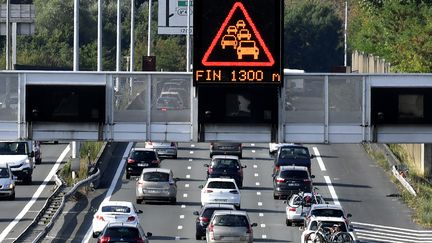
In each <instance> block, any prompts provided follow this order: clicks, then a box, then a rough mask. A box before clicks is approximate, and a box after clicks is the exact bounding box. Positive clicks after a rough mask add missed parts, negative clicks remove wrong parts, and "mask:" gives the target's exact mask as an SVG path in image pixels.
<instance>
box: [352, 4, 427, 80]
mask: <svg viewBox="0 0 432 243" xmlns="http://www.w3.org/2000/svg"><path fill="white" fill-rule="evenodd" d="M351 13H352V17H351V22H350V31H349V38H348V40H349V44H350V46H351V48H352V49H357V50H360V51H364V52H366V53H370V54H374V55H377V56H380V57H382V58H384V59H386V61H388V62H390V63H391V64H392V67H393V70H396V71H398V72H414V73H420V72H431V70H432V40H431V38H430V36H431V34H432V6H431V3H428V2H423V1H359V3H358V4H353V6H352V10H351Z"/></svg>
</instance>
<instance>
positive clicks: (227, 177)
mask: <svg viewBox="0 0 432 243" xmlns="http://www.w3.org/2000/svg"><path fill="white" fill-rule="evenodd" d="M220 178H222V179H230V178H231V177H229V176H221V177H220Z"/></svg>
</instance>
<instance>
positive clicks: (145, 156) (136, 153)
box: [126, 148, 161, 179]
mask: <svg viewBox="0 0 432 243" xmlns="http://www.w3.org/2000/svg"><path fill="white" fill-rule="evenodd" d="M160 163H161V161H160V159H159V156H158V155H157V152H156V151H154V150H153V149H148V148H132V149H131V151H130V153H129V156H128V158H127V164H126V179H130V177H131V176H140V175H141V172H142V170H143V169H144V168H158V167H160Z"/></svg>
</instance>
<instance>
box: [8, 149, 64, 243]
mask: <svg viewBox="0 0 432 243" xmlns="http://www.w3.org/2000/svg"><path fill="white" fill-rule="evenodd" d="M69 150H70V145H68V146H67V147H66V148H65V150H63V152H62V153H61V154H60V157H58V159H57V161H56V163H55V164H54V166H53V167H52V169H51V171H50V172H49V173H48V175H47V177H46V178H45V180H44V181H43V182H42V184H41V185H40V186H39V187H38V189H37V190H36V192H35V193H34V194H33V196H32V198H31V199H30V201H29V202H28V203H27V204H26V205H25V207H24V208H23V209H22V210H21V212H20V213H19V214H18V215H17V216H16V218H15V219H14V220H13V221H12V222H10V223H9V225H8V226H6V228H5V229H4V230H3V232H2V233H1V234H0V242H3V240H4V239H5V238H6V236H7V235H8V234H9V233H10V232H11V231H12V229H13V228H14V227H15V225H17V224H18V222H19V221H20V220H21V219H22V218H23V217H24V216H25V215H26V213H27V212H28V211H29V210H30V208H31V207H32V206H33V204H34V203H35V202H36V200H37V199H38V198H39V196H40V194H41V193H42V192H43V190H44V189H45V186H46V185H47V184H48V182H49V181H51V179H52V177H53V176H54V174H55V173H56V171H57V170H58V168H59V166H60V164H61V162H62V161H63V159H64V157H66V154H67V153H68V152H69Z"/></svg>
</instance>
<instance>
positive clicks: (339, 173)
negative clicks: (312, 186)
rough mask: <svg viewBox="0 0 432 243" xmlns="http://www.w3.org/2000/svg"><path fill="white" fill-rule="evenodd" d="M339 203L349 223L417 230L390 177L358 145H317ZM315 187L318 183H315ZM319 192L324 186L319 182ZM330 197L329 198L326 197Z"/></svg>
mask: <svg viewBox="0 0 432 243" xmlns="http://www.w3.org/2000/svg"><path fill="white" fill-rule="evenodd" d="M316 147H317V148H318V150H319V151H320V153H321V158H322V159H323V161H324V164H325V166H326V169H327V171H325V172H324V173H323V174H326V175H328V176H329V178H330V180H331V181H332V185H333V187H334V188H335V190H336V192H337V195H338V200H339V202H340V203H341V205H342V206H343V208H344V209H345V211H346V212H349V213H351V214H352V215H353V217H352V218H351V221H357V222H368V223H373V224H378V225H387V226H393V227H401V228H410V229H420V227H419V226H418V225H416V224H414V223H413V222H412V218H411V210H410V209H409V208H408V207H407V206H406V205H405V204H403V202H402V201H401V200H400V199H399V198H395V197H389V196H388V195H392V194H397V193H398V191H397V188H396V187H395V185H394V184H393V183H392V182H391V179H390V178H389V176H388V175H387V174H386V173H385V172H384V171H383V170H382V169H381V168H380V167H379V166H378V165H377V163H376V162H375V161H373V160H372V159H370V158H369V156H368V154H367V153H366V152H365V150H364V148H363V146H362V145H360V144H352V145H351V144H338V145H337V146H329V145H318V146H316ZM316 184H317V183H316ZM319 185H320V188H321V187H326V186H327V183H326V182H323V181H320V182H319ZM327 195H329V194H327Z"/></svg>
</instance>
